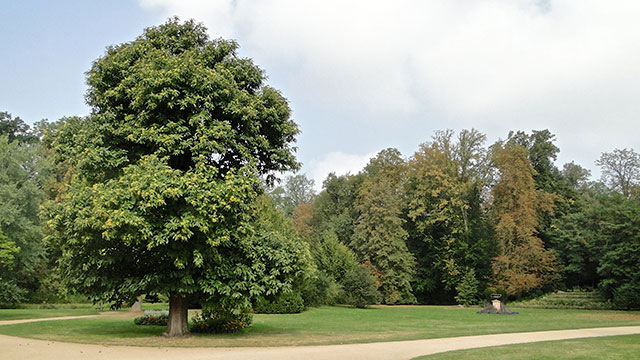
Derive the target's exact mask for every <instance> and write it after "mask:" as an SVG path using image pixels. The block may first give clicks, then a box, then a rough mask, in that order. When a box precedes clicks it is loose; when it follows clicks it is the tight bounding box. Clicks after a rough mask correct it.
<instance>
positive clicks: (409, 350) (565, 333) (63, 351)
mask: <svg viewBox="0 0 640 360" xmlns="http://www.w3.org/2000/svg"><path fill="white" fill-rule="evenodd" d="M83 317H84V316H83ZM67 318H79V317H67ZM53 319H54V318H52V319H46V320H53ZM55 319H57V320H60V319H62V318H55ZM42 320H43V319H33V320H31V319H29V320H22V322H31V321H42ZM12 321H18V320H12ZM2 324H8V322H6V321H5V322H2ZM631 334H640V326H623V327H607V328H592V329H577V330H554V331H537V332H524V333H512V334H494V335H478V336H462V337H454V338H443V339H429V340H411V341H392V342H379V343H371V344H347V345H322V346H283V347H255V348H170V347H164V348H158V347H136V346H104V345H90V344H76V343H65V342H57V341H46V340H34V339H25V338H18V337H13V336H5V335H0V359H2V360H5V359H7V360H8V359H32V360H76V359H78V360H79V359H97V360H100V359H104V360H114V359H118V360H120V359H122V360H134V359H136V360H138V359H140V360H145V359H149V360H165V359H166V360H176V359H189V360H205V359H207V360H213V359H229V360H235V359H243V360H245V359H262V360H271V359H273V360H276V359H304V360H315V359H332V360H341V359H344V360H356V359H372V360H383V359H411V358H414V357H417V356H420V355H428V354H435V353H440V352H445V351H452V350H462V349H472V348H479V347H486V346H498V345H508V344H519V343H530V342H537V341H550V340H566V339H578V338H587V337H598V336H615V335H631Z"/></svg>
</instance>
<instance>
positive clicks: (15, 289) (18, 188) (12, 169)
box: [0, 113, 46, 303]
mask: <svg viewBox="0 0 640 360" xmlns="http://www.w3.org/2000/svg"><path fill="white" fill-rule="evenodd" d="M2 114H4V113H0V115H2ZM16 119H17V120H19V118H16ZM2 124H3V126H4V125H6V124H5V121H4V120H3V121H2ZM22 125H24V126H18V127H17V128H16V129H11V131H14V132H13V133H12V132H9V133H5V134H3V135H0V198H1V199H2V201H1V202H0V287H2V288H3V291H2V292H1V293H0V294H1V295H0V297H1V298H2V299H0V302H4V303H11V302H15V301H20V300H24V299H25V296H26V297H27V298H29V297H30V294H29V292H32V291H34V290H35V289H37V287H38V283H39V277H40V275H41V274H40V273H41V272H42V271H43V267H44V266H45V261H44V256H45V254H46V250H45V247H44V244H43V243H42V237H43V235H42V229H41V223H40V218H39V216H38V212H39V207H40V204H41V202H42V200H43V197H44V194H43V192H42V182H43V181H44V180H43V179H44V176H45V174H44V171H43V169H42V164H43V160H42V156H41V154H40V147H39V144H38V143H37V142H36V141H37V138H35V140H34V139H27V138H23V135H24V134H25V132H28V130H29V127H28V126H26V125H25V124H23V123H22ZM5 130H7V129H6V127H5V129H3V131H5ZM24 136H26V135H24ZM21 141H24V142H21Z"/></svg>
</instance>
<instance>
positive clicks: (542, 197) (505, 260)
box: [492, 141, 558, 296]
mask: <svg viewBox="0 0 640 360" xmlns="http://www.w3.org/2000/svg"><path fill="white" fill-rule="evenodd" d="M493 151H494V156H493V161H494V164H495V166H496V168H497V169H498V172H499V174H498V180H497V183H496V184H495V186H494V187H493V191H492V198H493V203H492V215H493V218H494V221H495V232H496V240H497V242H498V249H499V254H498V256H497V257H496V258H494V260H493V284H494V286H495V287H497V288H498V289H501V290H504V291H506V292H507V293H508V294H509V295H510V296H520V295H523V294H526V293H527V292H530V291H532V290H535V289H538V288H541V287H542V286H544V285H547V284H549V283H551V282H552V281H554V280H555V279H556V278H557V273H558V264H557V261H556V257H555V255H554V254H553V253H552V252H551V251H550V250H547V249H545V247H544V244H543V243H542V240H540V238H539V237H537V236H536V227H537V226H538V215H539V212H552V211H553V198H552V196H551V195H550V194H549V193H546V192H544V191H542V190H540V191H538V190H536V188H535V184H534V180H533V176H534V174H535V170H534V169H533V166H532V165H531V163H530V162H529V159H528V156H527V149H526V148H524V147H523V146H521V145H519V144H517V143H515V142H512V141H508V142H506V143H504V144H503V143H497V144H496V145H494V147H493Z"/></svg>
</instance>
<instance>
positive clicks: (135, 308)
mask: <svg viewBox="0 0 640 360" xmlns="http://www.w3.org/2000/svg"><path fill="white" fill-rule="evenodd" d="M129 311H142V296H138V299H136V302H134V303H133V305H131V309H129Z"/></svg>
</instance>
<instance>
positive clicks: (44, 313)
mask: <svg viewBox="0 0 640 360" xmlns="http://www.w3.org/2000/svg"><path fill="white" fill-rule="evenodd" d="M65 305H67V306H63V307H56V308H54V309H41V308H38V306H39V305H36V304H28V305H26V306H23V308H19V309H0V321H2V320H19V319H38V318H49V317H60V316H77V315H95V314H98V311H97V310H96V309H94V308H93V307H92V306H91V305H87V304H82V305H78V306H75V307H71V306H68V304H65Z"/></svg>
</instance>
